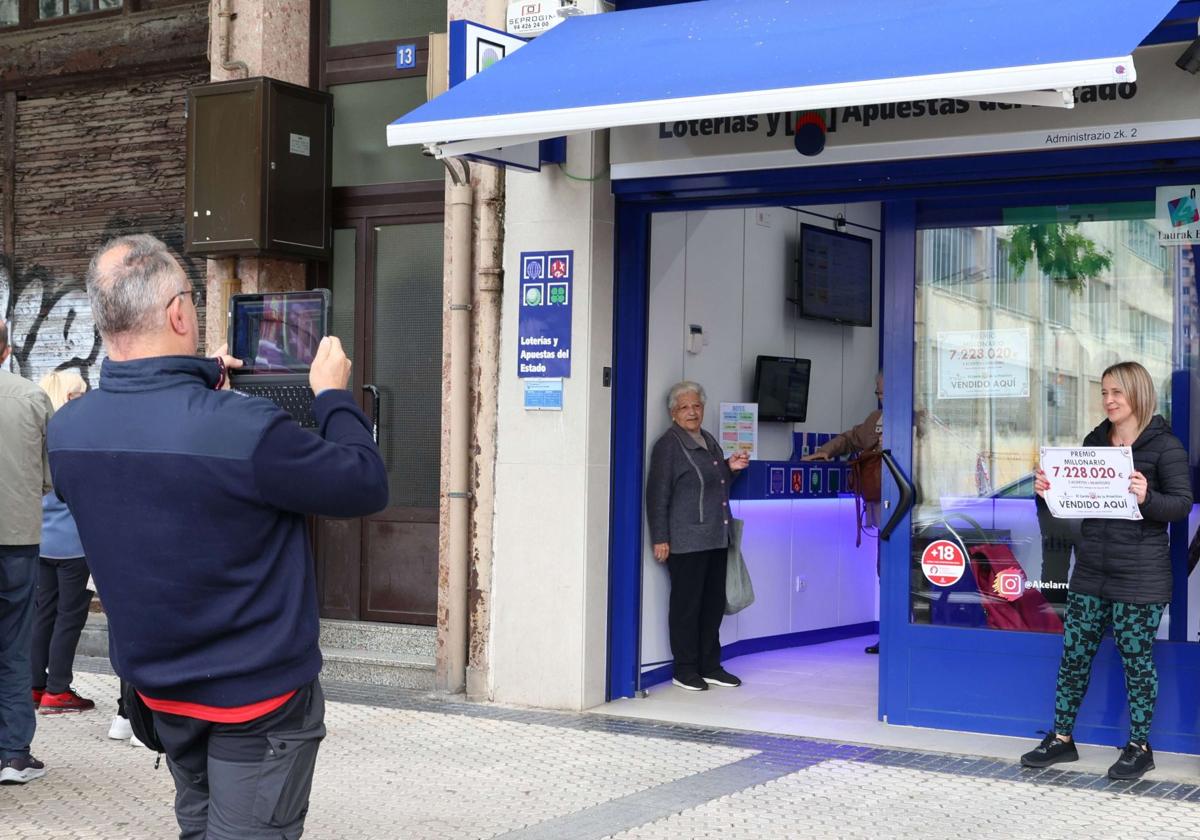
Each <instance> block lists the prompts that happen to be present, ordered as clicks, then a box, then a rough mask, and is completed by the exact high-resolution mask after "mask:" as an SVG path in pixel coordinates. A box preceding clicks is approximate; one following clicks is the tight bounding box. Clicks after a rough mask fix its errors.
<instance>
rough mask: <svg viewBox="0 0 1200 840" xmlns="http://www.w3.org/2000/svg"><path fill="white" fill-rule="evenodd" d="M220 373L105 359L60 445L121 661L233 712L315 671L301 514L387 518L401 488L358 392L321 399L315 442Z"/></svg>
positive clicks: (310, 582)
mask: <svg viewBox="0 0 1200 840" xmlns="http://www.w3.org/2000/svg"><path fill="white" fill-rule="evenodd" d="M217 377H218V372H217V365H216V363H215V362H214V361H212V360H211V359H199V358H193V357H184V356H163V357H157V358H150V359H138V360H135V361H129V362H113V361H111V360H105V362H104V364H103V366H102V367H101V371H100V387H99V389H98V390H94V391H92V392H91V393H89V394H87V395H86V396H85V397H84V398H81V399H78V400H73V401H71V402H70V403H67V404H66V405H65V406H64V407H63V408H62V410H60V411H58V412H57V413H56V414H55V415H54V417H53V418H52V422H51V424H50V428H49V433H48V447H49V450H50V470H51V475H52V476H53V479H54V487H55V490H56V492H57V493H58V494H59V496H61V497H62V498H63V500H64V501H66V503H67V505H68V506H69V507H70V509H71V512H72V513H73V514H74V516H75V522H76V524H77V525H78V526H79V535H80V538H81V540H82V542H83V547H84V552H85V553H86V555H87V557H88V565H89V567H90V569H91V571H92V576H93V578H94V579H95V581H96V588H97V589H98V590H99V593H100V598H101V600H102V601H103V603H104V609H105V612H106V613H107V614H108V626H109V648H110V654H111V657H112V663H113V668H114V669H116V671H117V673H118V674H120V675H121V677H123V678H124V679H125V680H127V681H128V682H130V683H132V684H133V685H134V686H135V687H136V688H137V689H138V690H139V691H141V692H142V693H144V694H146V695H147V696H149V697H154V698H157V699H163V700H181V701H186V702H192V703H203V704H205V705H211V706H225V707H229V706H242V705H246V704H249V703H253V702H257V701H259V700H264V699H267V698H270V697H276V696H278V695H280V694H283V693H285V692H287V691H291V690H292V689H295V688H298V687H300V686H302V685H304V684H306V683H308V682H310V681H311V680H312V679H313V678H315V677H316V676H317V674H318V672H319V671H320V670H321V653H320V650H319V648H318V647H317V633H318V618H317V597H316V583H315V577H314V567H313V561H312V556H311V552H310V550H309V545H308V537H307V533H306V527H305V519H304V516H305V514H321V515H324V516H346V517H349V516H364V515H366V514H369V513H374V512H376V511H378V510H381V509H382V508H384V507H385V506H386V505H387V497H388V480H387V472H386V470H385V468H384V465H383V461H382V459H381V458H380V456H379V450H378V448H377V447H376V446H375V443H374V441H373V440H372V439H371V432H370V427H369V424H368V422H367V419H366V417H365V416H364V415H363V414H362V412H361V411H359V410H358V408H357V406H355V404H354V400H353V398H352V397H351V395H350V394H349V392H347V391H339V390H333V391H325V392H323V393H322V394H321V395H320V396H319V397H317V399H316V402H315V404H314V413H315V415H316V418H317V421H318V422H319V424H320V428H319V434H313V433H312V432H311V431H306V430H304V429H302V428H300V427H299V426H298V425H296V423H294V422H293V421H292V420H291V418H290V416H289V415H287V414H286V413H284V412H283V411H282V410H281V409H279V408H278V407H277V406H275V404H274V403H271V402H269V401H267V400H264V399H259V398H255V397H247V396H243V395H241V394H238V393H235V392H233V391H214V390H213V385H214V384H215V383H216V381H217Z"/></svg>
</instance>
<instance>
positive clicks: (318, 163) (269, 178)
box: [184, 77, 382, 260]
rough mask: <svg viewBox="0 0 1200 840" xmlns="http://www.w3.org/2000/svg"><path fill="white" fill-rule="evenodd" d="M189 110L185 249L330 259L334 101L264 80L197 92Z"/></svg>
mask: <svg viewBox="0 0 1200 840" xmlns="http://www.w3.org/2000/svg"><path fill="white" fill-rule="evenodd" d="M187 109H188V110H187V115H188V116H187V211H186V216H187V230H186V240H185V247H184V250H185V251H186V252H187V253H189V254H197V255H201V256H206V257H226V256H234V255H239V256H271V257H287V258H293V259H294V258H301V259H318V260H328V259H329V255H330V251H331V247H332V233H331V231H330V204H331V197H330V180H331V173H332V161H333V158H332V151H333V148H332V147H333V143H332V138H333V97H332V96H330V95H329V94H328V93H322V92H320V91H316V90H310V89H308V88H303V87H299V86H298V85H291V84H288V83H286V82H281V81H278V80H276V79H268V78H265V77H258V78H252V79H239V80H237V81H232V82H217V83H215V84H210V85H201V86H199V87H194V88H191V89H190V90H188V93H187ZM381 130H382V129H381Z"/></svg>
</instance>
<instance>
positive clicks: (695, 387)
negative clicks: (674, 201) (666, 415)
mask: <svg viewBox="0 0 1200 840" xmlns="http://www.w3.org/2000/svg"><path fill="white" fill-rule="evenodd" d="M684 394H695V395H696V396H697V397H699V398H700V405H705V404H706V403H707V402H708V394H706V393H704V386H703V385H701V384H700V383H699V382H692V381H691V380H690V379H685V380H683V381H682V382H676V383H675V384H674V385H672V386H671V390H670V391H668V392H667V411H674V410H675V401H676V400H677V399H679V398H680V397H681V396H683V395H684Z"/></svg>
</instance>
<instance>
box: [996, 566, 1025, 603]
mask: <svg viewBox="0 0 1200 840" xmlns="http://www.w3.org/2000/svg"><path fill="white" fill-rule="evenodd" d="M992 589H993V590H994V591H995V593H996V594H997V595H999V596H1000V597H1001V598H1003V599H1004V600H1006V601H1015V600H1017V599H1018V598H1020V597H1021V596H1022V595H1024V594H1025V574H1024V573H1023V572H1022V571H1021V570H1020V569H1006V570H1004V571H1003V572H1000V573H999V574H997V575H996V579H995V580H994V581H992Z"/></svg>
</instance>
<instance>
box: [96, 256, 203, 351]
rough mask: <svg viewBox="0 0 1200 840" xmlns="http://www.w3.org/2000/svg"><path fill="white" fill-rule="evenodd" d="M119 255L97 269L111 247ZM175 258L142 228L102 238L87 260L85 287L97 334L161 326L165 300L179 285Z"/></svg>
mask: <svg viewBox="0 0 1200 840" xmlns="http://www.w3.org/2000/svg"><path fill="white" fill-rule="evenodd" d="M118 248H121V249H125V254H124V256H123V258H122V259H121V260H120V261H119V262H117V263H116V264H115V265H110V266H108V267H107V270H106V271H105V272H104V273H103V274H102V273H101V272H100V271H99V264H100V261H101V260H102V259H103V258H104V256H105V255H106V254H108V253H109V252H111V251H113V250H114V249H118ZM179 271H180V269H179V264H178V263H177V262H175V258H174V257H172V256H171V252H170V251H168V250H167V246H166V245H164V244H163V243H162V242H161V241H160V240H158V239H156V238H155V237H153V236H151V235H150V234H148V233H138V234H133V235H130V236H118V237H117V238H116V239H112V240H109V241H108V242H106V243H105V244H104V245H103V246H102V247H101V248H100V250H99V251H97V252H96V255H95V256H94V257H92V262H91V265H89V266H88V273H87V291H88V300H90V301H91V303H92V317H93V318H94V319H95V321H96V328H97V329H99V330H100V335H102V336H105V337H106V338H107V337H108V336H114V335H126V334H128V335H140V334H145V333H148V332H152V331H154V330H155V329H157V328H159V327H160V326H162V324H163V323H164V322H165V318H166V306H167V305H168V303H169V299H170V297H171V295H172V294H174V293H176V292H179V291H181V289H180V288H179Z"/></svg>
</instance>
